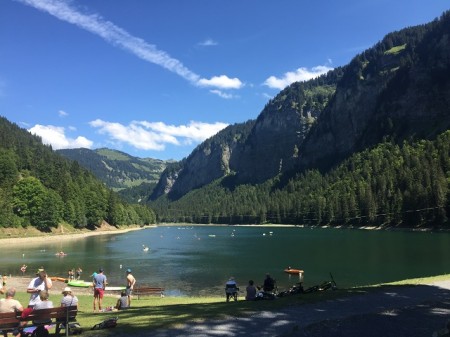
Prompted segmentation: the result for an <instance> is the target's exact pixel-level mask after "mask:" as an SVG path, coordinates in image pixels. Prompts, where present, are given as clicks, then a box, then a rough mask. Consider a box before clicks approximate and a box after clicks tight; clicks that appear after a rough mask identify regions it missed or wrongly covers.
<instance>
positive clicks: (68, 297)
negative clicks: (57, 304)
mask: <svg viewBox="0 0 450 337" xmlns="http://www.w3.org/2000/svg"><path fill="white" fill-rule="evenodd" d="M62 294H63V297H62V298H61V306H62V307H70V306H73V305H75V306H78V298H77V297H76V296H75V295H73V294H72V289H70V287H65V288H64V290H63V291H62Z"/></svg>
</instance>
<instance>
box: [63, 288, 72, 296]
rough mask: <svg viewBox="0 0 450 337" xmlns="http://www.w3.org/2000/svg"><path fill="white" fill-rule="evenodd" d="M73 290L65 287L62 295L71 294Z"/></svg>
mask: <svg viewBox="0 0 450 337" xmlns="http://www.w3.org/2000/svg"><path fill="white" fill-rule="evenodd" d="M71 292H72V289H70V287H65V288H64V290H63V291H62V293H63V294H64V293H71Z"/></svg>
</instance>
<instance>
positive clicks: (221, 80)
mask: <svg viewBox="0 0 450 337" xmlns="http://www.w3.org/2000/svg"><path fill="white" fill-rule="evenodd" d="M197 84H198V85H199V86H201V87H216V88H221V89H240V88H241V87H242V86H243V83H242V82H241V81H240V80H239V79H238V78H236V77H235V78H229V77H228V76H226V75H220V76H213V77H211V79H209V80H208V79H206V78H201V79H199V80H198V82H197Z"/></svg>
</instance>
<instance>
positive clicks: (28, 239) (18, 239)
mask: <svg viewBox="0 0 450 337" xmlns="http://www.w3.org/2000/svg"><path fill="white" fill-rule="evenodd" d="M159 226H167V227H175V226H178V227H195V226H211V227H214V226H229V227H262V228H264V227H266V228H276V227H278V228H280V227H286V228H288V227H289V228H319V229H352V230H354V229H356V230H368V231H377V230H384V231H405V232H430V233H433V232H437V233H441V232H450V230H447V229H432V228H392V227H375V226H363V227H355V226H308V225H292V224H287V225H282V224H262V225H261V224H259V225H249V224H236V225H230V224H190V223H160V224H158V225H156V224H155V225H147V226H143V227H140V226H131V227H128V228H120V229H116V228H114V227H112V226H111V227H109V226H108V227H107V228H102V227H100V228H99V229H97V230H94V231H89V232H88V231H83V232H81V231H80V232H69V233H38V234H37V235H26V234H25V236H11V237H0V244H2V245H13V244H18V245H21V244H24V243H26V244H27V245H28V244H39V243H41V242H42V239H45V240H46V241H52V242H54V241H59V240H64V241H66V240H79V239H83V238H86V237H90V236H98V235H110V234H123V233H127V232H131V231H136V230H142V229H148V228H156V227H159Z"/></svg>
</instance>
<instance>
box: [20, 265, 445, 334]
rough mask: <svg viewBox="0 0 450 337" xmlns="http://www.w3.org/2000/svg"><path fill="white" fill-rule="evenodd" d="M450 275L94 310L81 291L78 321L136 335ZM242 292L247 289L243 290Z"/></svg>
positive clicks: (151, 300)
mask: <svg viewBox="0 0 450 337" xmlns="http://www.w3.org/2000/svg"><path fill="white" fill-rule="evenodd" d="M448 279H450V274H449V275H442V276H437V277H430V278H420V279H413V280H405V281H399V282H393V283H389V284H386V285H374V286H367V287H358V288H350V289H338V290H327V291H323V292H316V293H310V294H298V295H291V296H287V297H282V298H277V299H276V300H273V301H269V300H267V301H254V302H253V301H252V302H249V301H245V300H244V299H243V297H242V296H241V298H240V300H238V301H237V302H229V303H226V301H225V296H223V297H163V298H161V297H146V298H143V299H139V300H137V299H133V301H132V307H131V308H130V309H128V310H124V311H114V312H104V313H94V312H93V307H92V300H93V298H92V296H90V295H79V296H78V299H79V313H78V318H77V321H78V322H79V323H80V325H81V326H82V327H83V329H84V332H83V335H85V336H93V335H95V336H106V335H108V333H110V332H111V331H108V330H107V329H105V330H102V331H100V330H96V331H95V332H94V331H92V332H89V330H90V329H91V328H92V327H93V326H94V325H95V324H97V323H100V322H101V321H103V320H105V319H107V318H111V317H118V318H119V321H118V325H117V327H116V328H115V329H114V333H115V334H120V333H123V334H128V335H133V333H134V332H138V331H142V330H143V329H145V330H154V329H157V328H168V327H175V326H181V325H182V324H183V323H187V322H192V321H198V322H200V321H203V320H207V319H221V318H225V317H229V316H234V317H236V316H239V317H242V316H246V315H250V314H255V313H258V312H260V311H264V310H276V309H278V308H283V307H286V306H291V305H302V304H307V303H314V302H320V301H324V300H330V299H333V298H340V297H344V296H352V295H357V294H361V293H367V292H371V291H374V290H377V289H379V288H380V287H383V286H389V287H392V286H406V285H417V284H425V283H431V282H435V281H441V280H448ZM241 295H243V293H242V292H241ZM16 298H17V299H18V300H19V301H20V302H21V303H22V304H23V305H26V304H27V303H28V299H29V295H28V294H26V293H24V292H18V293H17V295H16ZM50 299H51V300H52V301H53V303H54V304H55V305H57V304H59V301H60V299H61V295H60V294H52V295H51V298H50ZM116 300H117V298H116V297H109V296H108V297H105V298H104V299H103V307H108V306H114V305H115V303H116Z"/></svg>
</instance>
